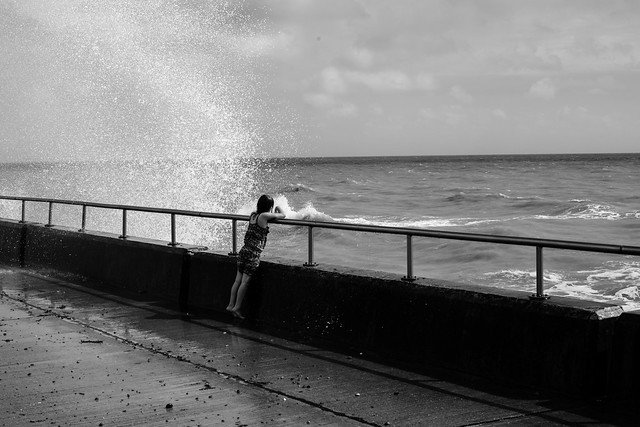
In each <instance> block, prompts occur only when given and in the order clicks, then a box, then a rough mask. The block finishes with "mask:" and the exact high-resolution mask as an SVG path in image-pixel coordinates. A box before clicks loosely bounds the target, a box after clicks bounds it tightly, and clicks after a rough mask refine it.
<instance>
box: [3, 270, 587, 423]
mask: <svg viewBox="0 0 640 427" xmlns="http://www.w3.org/2000/svg"><path fill="white" fill-rule="evenodd" d="M21 272H23V273H24V274H27V275H30V276H32V277H36V278H39V279H41V280H45V281H48V282H51V283H54V284H56V285H59V286H63V287H66V288H69V289H72V290H75V291H78V292H82V293H86V294H89V295H93V296H96V297H98V298H102V299H105V300H107V301H112V302H116V303H118V304H123V305H126V306H129V307H133V308H136V309H140V310H146V311H150V312H152V313H156V314H168V313H171V314H174V313H175V310H171V309H165V310H159V309H157V308H153V307H150V306H149V304H148V303H146V302H137V301H134V302H131V301H129V299H128V298H126V297H120V296H117V295H113V294H109V293H107V292H104V291H100V290H97V289H93V288H90V287H89V288H88V287H84V286H82V285H77V284H74V283H70V282H67V281H64V280H62V279H58V278H54V277H49V276H46V275H43V274H40V273H38V272H34V271H27V270H22V271H21ZM2 293H5V292H4V291H2ZM8 297H9V298H12V297H11V296H8ZM18 301H20V302H23V303H25V304H27V305H30V304H29V303H27V302H26V301H22V300H19V299H18ZM33 307H35V308H37V309H40V310H47V311H49V312H51V313H53V315H55V316H58V317H65V316H66V315H62V314H58V313H55V311H53V310H52V309H43V308H41V307H38V306H35V305H33ZM174 315H176V314H174ZM176 316H179V315H176ZM66 317H69V318H70V319H71V320H73V321H76V322H77V323H78V324H82V325H85V324H84V323H83V322H81V321H79V320H76V319H73V318H72V317H70V316H66ZM180 318H181V319H182V320H183V321H185V322H189V323H192V324H195V325H198V326H202V327H205V328H209V329H214V330H217V331H220V332H226V333H227V334H231V335H234V336H236V337H239V338H242V339H247V340H251V341H254V342H257V343H260V344H265V345H269V346H272V347H274V348H277V349H280V350H285V351H289V352H292V353H297V354H302V355H305V356H308V357H312V358H316V359H319V360H322V361H325V362H329V363H335V364H338V365H341V366H345V367H348V368H351V369H356V370H359V371H362V372H366V373H369V374H372V375H377V376H380V377H383V378H387V379H391V380H395V381H399V382H403V383H405V384H410V385H414V386H417V387H421V388H423V389H427V390H431V391H434V392H438V393H442V394H446V395H449V396H453V397H458V398H461V399H465V400H468V401H473V402H477V403H480V404H483V405H488V406H492V407H495V408H499V409H504V410H507V411H512V412H517V413H518V414H520V415H522V416H542V417H544V414H545V413H547V412H552V411H551V410H549V409H540V410H536V411H528V410H523V409H519V408H515V407H513V406H509V405H507V404H502V403H496V402H492V401H490V400H486V399H483V398H479V397H473V396H468V395H465V394H463V393H458V392H454V391H449V390H445V389H443V388H440V387H437V386H435V385H431V384H427V383H431V382H436V383H437V382H442V379H435V380H426V381H425V380H415V379H410V378H403V377H398V376H395V375H392V374H388V373H385V372H380V371H376V370H375V369H371V368H366V367H363V366H358V365H354V364H353V363H349V362H347V361H342V360H339V359H333V358H331V357H327V356H323V355H318V354H314V352H313V351H307V350H296V349H293V348H290V347H287V346H286V345H283V344H278V343H274V342H270V341H266V340H264V339H261V338H258V337H252V336H248V335H245V334H241V333H238V332H235V331H232V330H229V329H227V328H222V327H217V326H214V325H208V324H206V323H204V322H201V321H198V320H195V319H192V318H190V317H189V315H188V314H187V315H183V316H180ZM85 326H87V327H89V328H92V329H95V330H97V331H102V330H101V329H99V328H94V327H93V326H91V325H85ZM104 333H105V334H106V335H109V336H112V337H114V338H116V339H120V340H122V341H124V342H130V343H132V344H134V343H135V342H134V341H130V340H127V339H126V338H121V337H118V336H116V335H114V334H112V333H110V332H107V331H104ZM134 345H139V346H140V347H141V348H147V347H145V346H144V345H142V344H137V343H135V344H134ZM148 350H150V351H152V352H157V353H160V354H164V355H166V356H167V357H172V358H175V359H180V358H181V356H174V355H172V354H170V353H166V354H165V353H164V352H162V351H156V350H155V349H154V348H148ZM180 360H187V359H184V358H182V359H180ZM191 363H193V364H194V365H198V366H202V367H204V368H206V369H209V370H213V371H214V372H216V373H219V372H220V371H218V370H216V369H215V368H211V367H207V366H205V365H201V364H199V363H197V362H191ZM229 375H231V374H229ZM238 378H239V379H240V380H242V381H246V382H248V383H250V384H253V385H255V386H256V387H260V388H262V389H265V390H268V391H270V389H269V388H268V387H265V386H264V385H263V384H257V383H255V382H252V381H250V380H244V379H242V378H241V377H238ZM522 390H528V389H526V388H523V389H522ZM529 391H532V390H529ZM533 391H535V390H533ZM275 393H277V394H283V395H284V393H282V392H280V391H277V390H275ZM556 394H557V395H558V396H564V395H562V394H559V393H556ZM564 397H567V396H564ZM292 398H294V399H296V400H300V401H303V402H304V403H307V404H310V405H313V406H317V407H318V408H322V406H318V405H317V404H316V403H314V402H306V401H305V399H301V398H299V397H297V396H294V397H292ZM567 399H568V400H570V401H571V402H570V404H569V405H567V406H564V407H562V408H561V409H564V410H570V409H575V408H577V407H581V406H584V403H583V404H580V402H575V399H571V398H570V397H567ZM568 403H569V402H568ZM557 409H560V408H556V409H554V410H557ZM327 410H328V411H329V412H332V413H335V414H336V415H338V414H341V413H338V412H334V411H332V410H330V409H328V408H327ZM358 421H359V420H358ZM365 422H366V421H365ZM367 423H368V422H367ZM372 425H377V424H372Z"/></svg>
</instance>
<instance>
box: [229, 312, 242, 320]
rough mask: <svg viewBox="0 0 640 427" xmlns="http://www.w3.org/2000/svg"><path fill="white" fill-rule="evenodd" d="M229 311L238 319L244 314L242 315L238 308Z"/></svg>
mask: <svg viewBox="0 0 640 427" xmlns="http://www.w3.org/2000/svg"><path fill="white" fill-rule="evenodd" d="M231 313H233V316H234V317H237V318H238V319H240V320H244V316H243V315H242V313H241V312H240V310H237V309H236V310H231Z"/></svg>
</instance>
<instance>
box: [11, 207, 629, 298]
mask: <svg viewBox="0 0 640 427" xmlns="http://www.w3.org/2000/svg"><path fill="white" fill-rule="evenodd" d="M0 200H14V201H20V202H22V212H21V220H20V222H22V223H24V222H26V221H25V212H26V203H27V202H36V203H48V204H49V218H48V223H47V224H45V226H47V227H52V226H53V206H54V204H59V205H74V206H82V226H81V228H80V229H79V230H78V231H80V232H84V231H85V228H86V219H87V208H88V207H92V208H101V209H112V210H120V211H122V234H121V235H120V238H121V239H126V238H127V237H128V236H127V212H129V211H133V212H148V213H160V214H168V215H170V219H171V241H170V242H169V245H171V246H176V245H177V244H178V243H177V241H176V217H177V216H185V217H198V218H212V219H224V220H231V252H230V253H229V255H236V254H237V245H238V238H237V223H238V221H248V220H249V217H248V216H247V215H237V214H223V213H212V212H198V211H187V210H178V209H164V208H151V207H147V206H131V205H117V204H107V203H93V202H81V201H74V200H61V199H46V198H37V197H14V196H0ZM274 222H275V223H277V224H284V225H293V226H298V227H307V230H308V250H307V257H308V258H307V262H305V263H304V265H305V266H308V267H313V266H316V265H317V264H316V263H315V262H314V252H313V247H314V245H313V235H314V228H325V229H333V230H347V231H357V232H365V233H377V234H395V235H404V236H406V239H407V249H406V251H407V275H406V276H404V277H403V280H407V281H413V280H415V279H416V277H415V276H414V275H413V237H430V238H436V239H449V240H461V241H472V242H482V243H493V244H504V245H515V246H529V247H534V248H535V250H536V293H535V294H534V295H532V296H531V298H532V299H540V300H544V299H547V298H548V295H546V294H545V293H544V283H543V248H550V249H567V250H574V251H582V252H598V253H609V254H617V255H635V256H639V255H640V247H639V246H623V245H610V244H601V243H588V242H574V241H566V240H553V239H538V238H529V237H515V236H496V235H491V234H476V233H462V232H453V231H437V230H426V229H419V228H402V227H385V226H377V225H359V224H348V223H340V222H324V221H305V220H296V219H281V220H276V221H274Z"/></svg>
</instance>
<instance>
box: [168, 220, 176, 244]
mask: <svg viewBox="0 0 640 427" xmlns="http://www.w3.org/2000/svg"><path fill="white" fill-rule="evenodd" d="M177 245H178V244H177V243H176V214H174V213H172V214H171V242H169V246H177Z"/></svg>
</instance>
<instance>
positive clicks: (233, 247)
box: [229, 219, 238, 256]
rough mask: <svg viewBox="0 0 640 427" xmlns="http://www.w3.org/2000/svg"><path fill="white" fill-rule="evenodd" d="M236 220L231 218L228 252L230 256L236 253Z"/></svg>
mask: <svg viewBox="0 0 640 427" xmlns="http://www.w3.org/2000/svg"><path fill="white" fill-rule="evenodd" d="M237 249H238V220H237V219H232V220H231V252H229V255H230V256H236V255H238V252H237Z"/></svg>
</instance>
